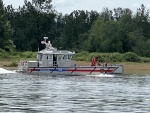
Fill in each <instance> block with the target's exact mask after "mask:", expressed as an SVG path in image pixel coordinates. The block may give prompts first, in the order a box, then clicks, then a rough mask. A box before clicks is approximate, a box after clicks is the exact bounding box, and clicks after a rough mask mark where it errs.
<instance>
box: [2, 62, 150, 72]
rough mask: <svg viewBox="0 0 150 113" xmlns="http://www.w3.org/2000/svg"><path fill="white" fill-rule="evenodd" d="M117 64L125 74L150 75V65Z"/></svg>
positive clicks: (9, 68) (82, 63)
mask: <svg viewBox="0 0 150 113" xmlns="http://www.w3.org/2000/svg"><path fill="white" fill-rule="evenodd" d="M5 64H9V61H2V62H1V63H0V67H2V68H4V69H7V70H16V69H17V67H3V65H5ZM76 64H77V65H79V66H83V65H91V63H90V62H85V61H76ZM115 64H116V63H115ZM117 64H122V65H123V66H124V74H150V63H134V62H119V63H117Z"/></svg>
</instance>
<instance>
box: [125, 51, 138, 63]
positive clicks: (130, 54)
mask: <svg viewBox="0 0 150 113" xmlns="http://www.w3.org/2000/svg"><path fill="white" fill-rule="evenodd" d="M123 57H124V59H125V60H126V61H127V62H140V57H139V56H138V55H137V54H136V53H133V52H127V53H124V54H123Z"/></svg>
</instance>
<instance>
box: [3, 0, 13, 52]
mask: <svg viewBox="0 0 150 113" xmlns="http://www.w3.org/2000/svg"><path fill="white" fill-rule="evenodd" d="M12 34H13V29H12V28H11V25H10V22H9V21H8V20H7V17H6V12H5V10H4V5H3V2H2V0H0V48H2V49H4V50H6V51H13V50H14V49H15V46H14V44H13V42H12V40H11V36H12Z"/></svg>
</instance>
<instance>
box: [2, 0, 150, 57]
mask: <svg viewBox="0 0 150 113" xmlns="http://www.w3.org/2000/svg"><path fill="white" fill-rule="evenodd" d="M0 24H1V26H0V48H1V49H4V50H7V51H13V50H14V49H16V50H17V51H37V48H38V46H39V47H40V49H42V48H43V46H42V45H41V44H40V42H41V40H42V39H43V37H45V36H46V37H49V39H50V40H51V41H52V44H53V46H55V47H57V48H61V49H69V50H75V51H77V52H80V51H89V52H103V53H113V52H118V53H126V52H134V53H136V54H138V55H140V56H145V57H150V17H149V10H146V7H145V6H144V5H143V4H142V5H141V7H140V8H138V9H137V11H136V13H134V14H133V13H132V11H131V10H130V9H128V8H125V9H123V8H114V10H109V9H108V8H104V9H103V11H102V12H100V13H99V12H97V11H90V12H89V11H83V10H75V11H73V12H71V13H70V14H66V15H62V14H61V13H59V12H57V11H56V10H55V9H54V8H53V6H52V4H51V0H33V2H29V1H25V2H24V5H23V7H19V8H18V9H14V8H13V6H11V5H9V6H7V7H4V6H3V2H2V0H0ZM8 44H9V46H8Z"/></svg>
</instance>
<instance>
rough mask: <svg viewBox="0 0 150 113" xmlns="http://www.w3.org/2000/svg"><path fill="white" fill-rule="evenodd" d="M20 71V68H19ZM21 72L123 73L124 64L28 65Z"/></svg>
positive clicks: (43, 73)
mask: <svg viewBox="0 0 150 113" xmlns="http://www.w3.org/2000/svg"><path fill="white" fill-rule="evenodd" d="M18 72H19V70H18ZM20 72H24V73H27V74H31V75H34V74H40V75H97V74H101V73H104V74H105V73H106V74H123V72H124V69H123V66H122V65H116V66H114V65H113V66H106V67H104V66H75V67H27V68H26V69H24V70H21V71H20Z"/></svg>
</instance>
